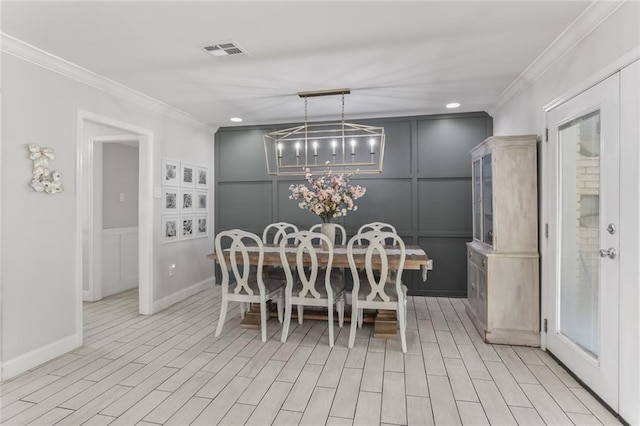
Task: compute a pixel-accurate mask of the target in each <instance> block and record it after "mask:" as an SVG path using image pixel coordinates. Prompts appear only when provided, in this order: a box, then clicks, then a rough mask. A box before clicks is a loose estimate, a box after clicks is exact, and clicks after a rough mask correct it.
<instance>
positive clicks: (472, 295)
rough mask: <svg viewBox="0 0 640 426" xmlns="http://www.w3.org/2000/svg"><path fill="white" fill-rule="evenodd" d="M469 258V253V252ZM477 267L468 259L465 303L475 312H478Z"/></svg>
mask: <svg viewBox="0 0 640 426" xmlns="http://www.w3.org/2000/svg"><path fill="white" fill-rule="evenodd" d="M469 257H471V252H469ZM479 272H480V271H479V270H478V267H477V266H476V265H475V264H474V263H473V262H472V261H471V259H469V260H468V261H467V303H469V306H470V307H471V309H473V310H474V311H475V312H477V311H478V273H479Z"/></svg>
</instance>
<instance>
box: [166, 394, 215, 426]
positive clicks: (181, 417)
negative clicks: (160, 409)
mask: <svg viewBox="0 0 640 426" xmlns="http://www.w3.org/2000/svg"><path fill="white" fill-rule="evenodd" d="M210 403H211V400H210V399H209V398H200V397H197V396H196V397H193V398H191V399H189V400H188V401H187V402H186V403H185V404H184V405H183V406H182V407H181V408H180V409H179V410H178V411H176V413H175V414H174V415H173V416H171V418H170V419H169V420H168V421H167V422H166V423H165V425H166V426H184V425H188V424H191V423H192V422H193V420H195V418H196V417H198V416H199V415H200V413H202V412H203V411H204V409H205V408H206V407H207V406H208V405H209V404H210Z"/></svg>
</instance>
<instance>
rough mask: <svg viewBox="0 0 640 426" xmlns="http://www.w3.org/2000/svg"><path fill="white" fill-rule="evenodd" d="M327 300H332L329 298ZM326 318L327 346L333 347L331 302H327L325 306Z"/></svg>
mask: <svg viewBox="0 0 640 426" xmlns="http://www.w3.org/2000/svg"><path fill="white" fill-rule="evenodd" d="M329 302H333V301H332V300H329ZM327 311H328V312H327V320H328V321H329V347H330V348H332V347H333V303H329V304H328V306H327Z"/></svg>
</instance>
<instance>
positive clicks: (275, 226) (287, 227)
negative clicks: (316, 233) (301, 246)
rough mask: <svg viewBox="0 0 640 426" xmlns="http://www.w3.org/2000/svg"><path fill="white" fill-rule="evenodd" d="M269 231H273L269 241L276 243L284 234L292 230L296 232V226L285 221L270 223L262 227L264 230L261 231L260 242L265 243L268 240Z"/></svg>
mask: <svg viewBox="0 0 640 426" xmlns="http://www.w3.org/2000/svg"><path fill="white" fill-rule="evenodd" d="M270 232H275V234H274V236H273V240H272V241H271V242H272V243H273V244H278V243H279V242H280V239H281V238H282V237H284V236H285V235H287V234H290V233H292V232H298V227H297V226H295V225H294V224H292V223H287V222H277V223H272V224H271V225H269V226H267V227H266V228H264V231H263V232H262V242H263V243H264V244H267V243H268V242H269V233H270Z"/></svg>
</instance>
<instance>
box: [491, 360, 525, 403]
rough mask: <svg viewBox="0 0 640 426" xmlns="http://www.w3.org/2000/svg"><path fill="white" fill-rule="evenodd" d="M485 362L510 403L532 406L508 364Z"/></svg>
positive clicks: (505, 398)
mask: <svg viewBox="0 0 640 426" xmlns="http://www.w3.org/2000/svg"><path fill="white" fill-rule="evenodd" d="M485 364H486V366H487V368H488V369H489V372H491V377H492V378H493V380H494V382H495V383H496V386H498V389H500V393H501V394H502V396H503V398H504V400H505V401H506V403H507V404H508V405H511V406H519V407H531V403H530V402H529V399H528V398H527V397H526V396H525V394H524V392H523V391H522V389H521V388H520V386H519V385H518V383H517V382H516V380H515V379H514V378H513V376H512V375H511V373H510V372H509V369H508V368H507V366H506V365H504V364H503V363H501V362H486V363H485Z"/></svg>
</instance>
